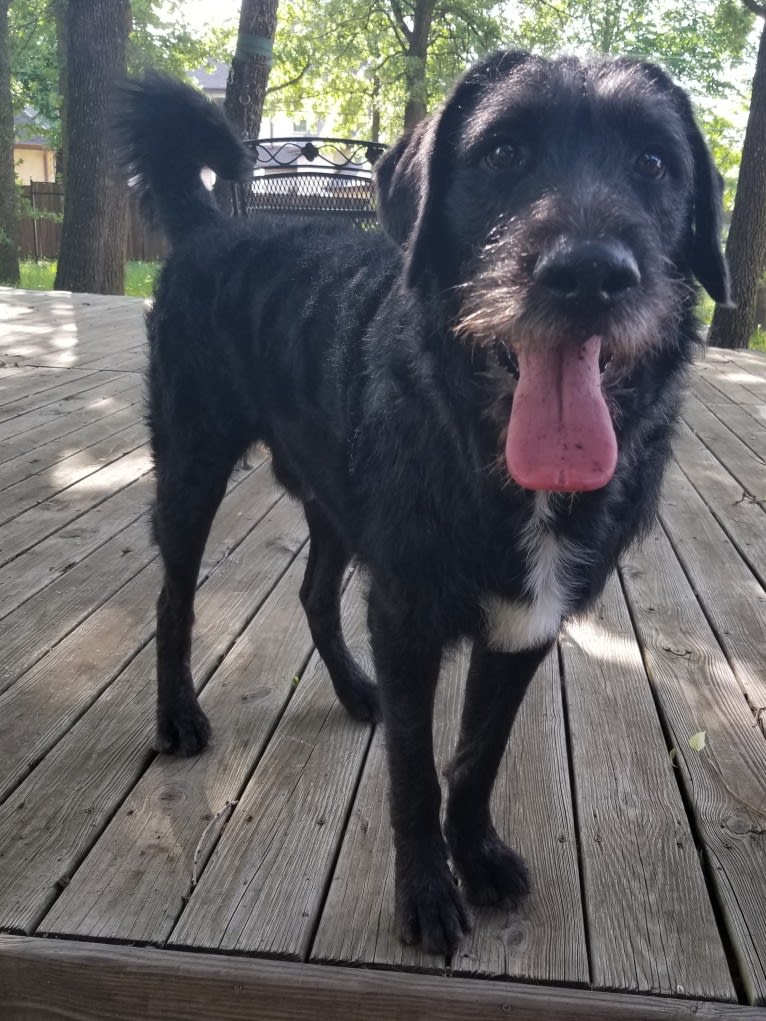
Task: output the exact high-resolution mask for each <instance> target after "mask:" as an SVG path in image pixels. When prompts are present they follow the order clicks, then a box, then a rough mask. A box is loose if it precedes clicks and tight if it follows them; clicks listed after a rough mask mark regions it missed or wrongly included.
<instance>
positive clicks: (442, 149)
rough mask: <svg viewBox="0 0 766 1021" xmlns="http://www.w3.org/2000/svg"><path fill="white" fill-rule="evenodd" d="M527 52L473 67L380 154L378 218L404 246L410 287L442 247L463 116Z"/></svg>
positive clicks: (501, 55) (502, 54) (496, 56)
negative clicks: (441, 220)
mask: <svg viewBox="0 0 766 1021" xmlns="http://www.w3.org/2000/svg"><path fill="white" fill-rule="evenodd" d="M528 57H529V54H527V53H525V52H523V51H521V50H513V51H507V52H498V53H494V54H492V56H490V57H488V58H487V59H486V60H484V61H482V62H481V63H480V64H477V65H476V66H475V67H473V68H471V69H470V70H469V71H467V72H466V73H465V74H464V75H463V77H462V78H460V79H458V82H457V84H456V85H455V88H454V89H453V91H452V93H451V95H450V96H449V97H448V98H447V100H446V101H445V102H444V104H443V105H442V106H441V107H440V108H439V109H438V110H436V111H435V112H434V113H433V114H431V115H430V117H426V119H425V120H422V121H421V122H420V123H419V124H418V125H416V127H415V128H413V129H412V131H410V132H408V133H407V134H405V135H403V136H402V137H401V138H400V139H399V141H398V142H396V144H395V145H394V146H392V148H391V149H389V150H388V151H387V152H386V153H385V154H384V155H383V156H382V157H381V158H380V159H379V160H378V162H377V164H376V166H375V182H376V188H377V198H378V218H379V219H380V222H381V224H382V226H383V229H384V230H385V232H386V233H387V234H388V236H389V237H390V238H391V239H392V240H393V241H395V242H396V243H397V244H399V245H403V246H404V248H405V256H404V272H405V282H406V283H407V285H408V286H409V287H414V286H415V285H416V284H417V283H418V281H419V280H420V279H421V278H422V277H423V275H424V274H425V272H426V271H427V269H428V268H429V263H430V261H431V255H432V253H433V252H434V251H435V250H436V251H438V237H437V230H438V213H439V209H440V207H441V205H442V202H443V199H444V195H445V191H446V186H447V183H448V181H449V174H450V157H451V154H452V152H453V137H454V134H455V132H456V130H457V128H458V125H459V123H460V121H461V119H462V118H463V117H464V116H465V115H466V113H467V112H468V110H469V109H470V106H471V103H472V100H473V98H474V97H475V96H476V94H477V93H478V92H479V91H480V90H481V89H482V88H484V87H485V86H486V85H487V84H488V83H489V82H491V81H495V80H497V79H498V78H500V77H504V76H505V74H506V73H508V72H510V71H511V70H512V69H513V68H515V67H516V66H518V65H519V64H520V63H522V62H523V61H525V60H526V59H528Z"/></svg>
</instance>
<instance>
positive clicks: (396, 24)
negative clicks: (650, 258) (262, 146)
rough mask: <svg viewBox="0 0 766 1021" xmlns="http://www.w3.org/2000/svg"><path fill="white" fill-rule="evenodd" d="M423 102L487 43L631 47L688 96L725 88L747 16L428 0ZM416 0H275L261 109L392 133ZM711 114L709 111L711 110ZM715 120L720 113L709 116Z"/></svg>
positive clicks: (741, 10)
mask: <svg viewBox="0 0 766 1021" xmlns="http://www.w3.org/2000/svg"><path fill="white" fill-rule="evenodd" d="M429 2H430V6H431V7H432V8H433V14H432V18H431V22H430V31H429V34H428V52H427V61H426V73H425V78H424V81H423V89H424V96H423V98H424V100H425V103H426V105H427V106H429V107H430V106H433V105H434V103H435V102H436V101H438V100H439V99H440V98H441V97H442V96H443V95H444V93H445V92H446V90H447V89H448V87H449V85H450V83H451V82H452V81H453V80H454V78H455V77H456V75H457V74H458V73H459V72H460V71H461V70H463V68H465V67H466V66H467V65H468V64H470V63H471V62H472V61H473V60H475V59H476V58H477V57H478V56H480V55H482V54H484V53H486V52H487V51H488V50H491V49H492V48H493V47H496V46H498V45H508V44H510V45H519V46H523V47H529V48H533V49H535V50H536V51H537V52H544V53H545V52H553V51H560V50H574V51H578V52H590V53H601V54H605V55H608V54H614V53H623V54H633V55H635V56H639V57H642V58H648V59H652V60H657V61H659V62H661V63H663V64H665V65H666V66H667V67H668V68H669V69H670V70H671V71H672V72H673V73H674V74H675V75H676V76H677V77H678V78H679V79H680V80H681V81H682V82H683V83H684V84H685V85H686V86H687V87H688V88H690V89H691V90H692V92H693V93H694V94H695V96H696V97H697V98H699V99H702V98H703V97H721V96H725V95H728V94H730V92H731V82H732V73H733V70H734V68H736V66H737V65H738V64H739V63H740V62H741V61H742V60H743V58H744V57H745V56H746V55H748V48H747V47H748V37H749V33H750V30H751V27H752V23H753V15H752V13H751V12H749V11H748V10H747V9H746V8H745V7H744V6H743V4H742V3H740V2H739V0H696V2H695V3H693V4H690V3H680V2H678V0H673V2H671V0H516V2H514V3H489V4H487V3H479V2H478V0H429ZM422 3H423V0H282V3H281V4H280V10H279V25H278V29H277V39H276V46H275V65H274V68H273V70H272V76H271V88H270V92H269V97H268V98H267V106H266V108H267V110H268V111H270V112H273V111H275V110H277V109H287V110H288V111H289V112H292V113H295V114H297V113H299V112H303V113H306V112H307V111H309V110H310V111H311V112H312V113H313V114H314V115H315V116H318V117H320V118H321V117H323V116H325V117H326V116H327V115H329V114H330V113H332V114H333V115H334V117H335V119H336V121H337V122H338V124H339V125H340V127H341V128H342V129H343V130H344V131H346V132H348V133H351V132H354V133H358V134H363V135H373V136H376V135H377V134H378V132H379V133H380V135H381V137H383V138H389V139H390V138H392V137H394V136H395V135H396V134H397V133H398V132H399V131H400V130H401V127H402V121H403V112H404V110H405V106H406V103H407V99H408V95H407V92H408V86H409V84H410V81H411V63H412V59H413V58H412V56H411V54H410V49H411V46H410V41H411V40H410V36H411V33H412V30H413V28H414V26H415V20H416V15H417V13H418V10H419V8H420V7H421V5H422ZM719 116H720V115H719ZM718 125H719V126H720V122H718Z"/></svg>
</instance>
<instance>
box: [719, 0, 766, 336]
mask: <svg viewBox="0 0 766 1021" xmlns="http://www.w3.org/2000/svg"><path fill="white" fill-rule="evenodd" d="M748 6H749V5H748ZM762 16H765V17H766V7H763V12H762ZM726 258H727V260H728V262H729V269H730V271H731V281H732V290H733V296H734V307H733V308H724V307H722V306H721V305H717V306H716V310H715V313H714V315H713V322H712V323H711V326H710V333H709V335H708V342H709V343H710V344H713V345H716V346H718V347H728V348H738V347H747V346H748V345H749V343H750V338H751V336H752V335H753V333H754V331H755V326H756V294H757V291H758V282H759V280H760V279H761V277H762V276H763V271H764V268H766V25H764V29H763V31H762V32H761V42H760V46H759V47H758V60H757V62H756V66H755V77H754V78H753V94H752V98H751V100H750V114H749V116H748V119H747V130H746V132H745V142H744V145H743V147H742V162H741V163H740V168H739V182H738V184H737V195H736V198H735V200H734V210H733V212H732V217H731V227H730V228H729V237H728V241H727V243H726Z"/></svg>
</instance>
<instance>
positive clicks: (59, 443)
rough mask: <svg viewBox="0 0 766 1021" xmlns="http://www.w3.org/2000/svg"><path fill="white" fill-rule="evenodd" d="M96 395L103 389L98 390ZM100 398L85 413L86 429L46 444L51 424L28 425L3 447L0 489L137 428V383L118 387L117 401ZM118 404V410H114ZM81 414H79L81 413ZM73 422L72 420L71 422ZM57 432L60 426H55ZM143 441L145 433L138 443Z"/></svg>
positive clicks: (139, 391) (140, 394)
mask: <svg viewBox="0 0 766 1021" xmlns="http://www.w3.org/2000/svg"><path fill="white" fill-rule="evenodd" d="M99 394H100V395H101V394H103V389H102V388H99ZM116 397H117V395H115V396H113V397H103V396H101V397H100V399H99V400H98V401H96V402H95V404H96V407H95V408H94V407H92V406H91V407H90V408H88V409H87V413H86V414H83V418H85V419H86V420H87V424H86V425H82V424H81V425H80V426H79V427H78V428H77V429H73V430H72V431H71V432H69V433H67V434H66V436H52V437H51V438H50V439H48V440H47V441H46V440H45V433H46V432H47V433H48V434H50V433H51V432H53V429H52V428H51V425H50V423H46V424H44V425H42V426H38V427H36V428H35V427H34V426H32V427H31V428H30V426H31V423H28V424H27V429H26V430H25V431H24V432H23V433H20V434H19V435H18V436H14V437H12V438H11V439H9V440H6V441H5V442H4V443H3V451H2V454H1V455H0V458H2V464H0V489H3V490H5V489H8V487H9V486H13V485H15V484H16V483H18V482H21V481H22V480H24V479H26V478H27V477H28V476H29V474H30V471H32V472H34V473H35V474H37V475H39V474H40V473H41V472H44V471H46V470H47V469H49V468H52V467H53V466H55V465H58V463H59V461H61V460H62V458H64V457H73V456H76V455H77V454H79V453H80V452H81V451H84V450H87V449H88V448H89V447H93V446H95V445H96V444H98V443H100V442H102V441H103V440H104V439H106V438H107V437H110V436H114V435H115V434H117V433H121V432H123V431H124V430H126V429H128V428H135V427H136V418H137V415H136V409H135V407H134V405H135V404H136V403H138V402H139V401H141V400H142V397H143V386H142V385H141V384H140V383H138V382H136V383H134V384H132V386H130V387H129V388H126V387H125V386H124V385H123V386H122V387H121V390H120V394H119V398H117V399H116ZM117 400H119V404H120V405H121V406H117ZM81 414H82V413H81ZM72 420H74V419H72ZM54 426H55V430H56V432H58V431H60V429H61V424H60V423H54ZM145 439H146V434H145V432H144V433H143V434H142V436H141V442H143V441H144V440H145Z"/></svg>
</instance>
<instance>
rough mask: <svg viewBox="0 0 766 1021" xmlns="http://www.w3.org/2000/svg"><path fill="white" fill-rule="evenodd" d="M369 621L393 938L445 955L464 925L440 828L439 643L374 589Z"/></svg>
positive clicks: (465, 917) (464, 916) (464, 930)
mask: <svg viewBox="0 0 766 1021" xmlns="http://www.w3.org/2000/svg"><path fill="white" fill-rule="evenodd" d="M369 621H370V633H371V637H372V649H373V655H374V658H375V668H376V672H377V677H378V684H379V686H380V693H381V702H382V708H383V722H384V724H385V728H386V748H387V752H388V765H389V774H390V781H391V824H392V826H393V831H394V847H395V853H396V880H395V882H396V915H397V923H398V926H399V935H400V936H401V938H402V940H403V941H404V942H405V943H419V944H421V946H422V947H423V949H424V950H426V951H427V952H428V953H433V954H450V953H452V952H453V951H454V950H455V949H456V947H457V945H458V943H459V941H460V940H461V939H462V937H463V936H464V935H465V934H466V933H467V932H468V930H469V929H470V922H469V919H468V915H467V913H466V910H465V907H464V904H463V901H462V898H461V896H460V893H459V891H458V888H457V884H456V882H455V880H454V878H453V876H452V873H451V872H450V870H449V866H448V864H447V848H446V845H445V842H444V838H443V836H442V831H441V824H440V822H439V808H440V804H441V791H440V787H439V780H438V777H437V775H436V768H435V766H434V753H433V732H432V726H433V706H434V695H435V692H436V684H437V681H438V679H439V667H440V665H441V655H442V648H441V643H435V642H434V641H433V639H431V638H430V636H429V635H428V634H426V633H425V630H426V629H417V628H416V626H414V625H413V624H412V623H411V622H410V621H408V620H406V611H405V610H404V609H403V608H397V609H396V610H394V609H391V608H390V607H386V609H385V610H383V609H382V608H381V606H380V604H379V601H378V599H377V598H376V595H375V591H374V588H373V592H372V593H371V595H370V603H369Z"/></svg>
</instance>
